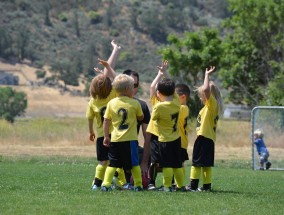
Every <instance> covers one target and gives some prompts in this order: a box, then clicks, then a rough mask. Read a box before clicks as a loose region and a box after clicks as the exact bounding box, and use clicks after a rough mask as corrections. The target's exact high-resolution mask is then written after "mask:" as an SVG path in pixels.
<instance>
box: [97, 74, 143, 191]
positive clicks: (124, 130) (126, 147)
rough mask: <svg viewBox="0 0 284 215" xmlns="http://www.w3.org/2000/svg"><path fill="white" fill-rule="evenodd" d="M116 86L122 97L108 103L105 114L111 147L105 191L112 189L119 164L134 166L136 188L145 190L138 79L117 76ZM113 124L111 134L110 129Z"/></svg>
mask: <svg viewBox="0 0 284 215" xmlns="http://www.w3.org/2000/svg"><path fill="white" fill-rule="evenodd" d="M112 85H113V89H114V90H115V92H116V93H117V94H118V97H116V98H114V99H112V100H111V101H109V103H108V104H107V108H106V111H105V114H104V123H103V130H104V145H105V146H107V147H109V158H110V163H109V166H108V167H107V169H106V173H105V178H104V180H103V183H102V188H101V190H102V191H110V190H111V182H112V179H113V176H114V174H115V171H116V168H123V169H124V170H125V171H128V170H131V173H132V175H133V179H134V191H142V190H143V188H142V178H141V169H140V166H139V160H138V135H137V127H136V126H137V120H139V121H141V120H143V118H144V115H143V112H142V109H141V105H140V104H139V102H138V101H137V100H135V99H133V98H132V97H133V88H134V80H133V78H131V77H130V76H128V75H125V74H121V75H118V76H116V77H115V79H114V81H113V84H112ZM111 125H112V127H113V129H112V131H111V138H110V137H109V129H110V126H111Z"/></svg>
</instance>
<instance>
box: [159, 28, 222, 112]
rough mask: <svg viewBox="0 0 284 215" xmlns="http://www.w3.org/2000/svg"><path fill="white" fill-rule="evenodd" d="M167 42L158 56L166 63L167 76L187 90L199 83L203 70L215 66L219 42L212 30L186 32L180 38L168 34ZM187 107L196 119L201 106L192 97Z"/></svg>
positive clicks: (218, 53) (198, 101)
mask: <svg viewBox="0 0 284 215" xmlns="http://www.w3.org/2000/svg"><path fill="white" fill-rule="evenodd" d="M168 42H169V43H170V45H168V46H166V47H164V48H163V49H161V54H162V56H163V58H164V59H166V60H168V61H169V65H170V67H169V73H170V74H171V75H172V76H173V78H174V79H175V80H177V82H180V83H186V84H188V85H189V86H190V88H191V89H193V88H194V87H195V86H197V85H200V84H202V81H203V79H204V71H205V68H206V67H209V66H218V65H219V62H220V57H221V55H222V49H221V39H220V38H219V34H218V31H217V30H215V29H208V28H204V29H201V30H200V31H197V32H186V33H185V34H184V37H183V38H179V37H178V36H176V35H169V37H168ZM189 106H190V108H191V109H190V110H191V116H196V114H197V113H198V111H199V109H200V107H201V102H200V99H199V98H198V96H197V95H196V94H195V95H194V98H193V100H191V101H190V102H189Z"/></svg>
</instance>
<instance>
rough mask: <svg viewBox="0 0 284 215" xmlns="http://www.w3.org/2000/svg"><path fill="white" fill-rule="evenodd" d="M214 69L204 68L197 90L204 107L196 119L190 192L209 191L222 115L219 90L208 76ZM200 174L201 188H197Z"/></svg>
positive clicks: (221, 101)
mask: <svg viewBox="0 0 284 215" xmlns="http://www.w3.org/2000/svg"><path fill="white" fill-rule="evenodd" d="M214 70H215V67H211V68H209V69H208V68H206V71H205V76H204V81H203V85H201V86H200V87H198V88H197V92H198V95H199V97H200V100H201V101H202V103H203V104H204V107H203V108H202V109H201V110H200V111H199V114H198V117H197V126H196V132H197V138H196V140H195V142H194V146H193V153H192V167H191V172H190V191H211V183H212V171H211V169H212V167H213V166H214V151H215V141H216V128H217V122H218V120H219V116H220V115H222V113H223V100H222V97H221V93H220V90H219V88H218V87H217V86H216V85H215V83H214V82H213V81H210V80H209V76H210V74H211V73H213V72H214ZM201 174H202V177H203V186H202V187H200V188H198V183H199V178H200V175H201Z"/></svg>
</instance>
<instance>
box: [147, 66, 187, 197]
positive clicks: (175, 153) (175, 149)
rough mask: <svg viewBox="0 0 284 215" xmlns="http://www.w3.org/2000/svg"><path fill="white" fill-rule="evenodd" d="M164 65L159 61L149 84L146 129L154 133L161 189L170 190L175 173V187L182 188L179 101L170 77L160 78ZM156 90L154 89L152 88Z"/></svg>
mask: <svg viewBox="0 0 284 215" xmlns="http://www.w3.org/2000/svg"><path fill="white" fill-rule="evenodd" d="M167 66H168V62H167V61H163V63H162V66H161V67H158V68H159V72H158V74H157V76H156V78H155V79H154V81H153V82H152V84H151V87H150V96H151V100H152V104H153V111H152V115H151V120H150V123H149V126H148V128H147V130H148V132H150V133H152V134H154V135H157V136H158V145H159V153H160V156H159V159H160V164H161V166H162V168H163V170H162V171H163V188H162V190H163V191H167V192H171V191H172V188H171V185H172V177H173V175H174V176H175V179H176V183H177V188H178V189H179V190H182V191H186V189H185V187H184V174H183V170H182V160H181V156H180V155H181V139H180V134H179V123H178V119H179V112H180V102H179V98H178V96H177V94H176V93H175V83H174V81H173V80H171V79H168V78H163V76H164V72H165V70H166V68H167ZM155 91H156V92H155Z"/></svg>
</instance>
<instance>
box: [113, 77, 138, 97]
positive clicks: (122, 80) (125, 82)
mask: <svg viewBox="0 0 284 215" xmlns="http://www.w3.org/2000/svg"><path fill="white" fill-rule="evenodd" d="M112 87H113V89H114V90H115V91H116V92H117V93H118V94H119V95H121V94H124V93H126V92H127V91H128V90H131V91H133V89H134V79H133V78H132V77H131V76H128V75H125V74H120V75H118V76H116V77H115V79H114V80H113V82H112Z"/></svg>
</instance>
